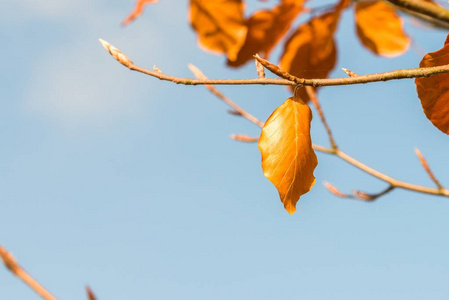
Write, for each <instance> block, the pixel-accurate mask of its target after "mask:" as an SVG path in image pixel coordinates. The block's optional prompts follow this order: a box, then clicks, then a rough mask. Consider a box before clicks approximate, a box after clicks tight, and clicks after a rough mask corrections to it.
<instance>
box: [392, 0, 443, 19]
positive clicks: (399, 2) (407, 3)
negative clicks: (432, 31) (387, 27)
mask: <svg viewBox="0 0 449 300" xmlns="http://www.w3.org/2000/svg"><path fill="white" fill-rule="evenodd" d="M386 1H387V2H390V3H391V4H393V5H396V6H399V7H402V8H405V9H407V10H411V11H413V12H416V13H419V14H423V15H426V16H429V17H431V18H434V19H437V20H440V21H443V22H445V23H446V24H449V10H447V9H445V8H443V7H441V6H439V5H435V4H434V3H432V2H427V1H422V0H386Z"/></svg>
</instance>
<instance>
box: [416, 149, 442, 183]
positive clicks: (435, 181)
mask: <svg viewBox="0 0 449 300" xmlns="http://www.w3.org/2000/svg"><path fill="white" fill-rule="evenodd" d="M415 153H416V156H418V158H419V161H420V162H421V164H422V166H423V167H424V170H425V171H426V173H427V175H429V177H430V179H432V181H433V182H434V183H435V184H436V186H437V187H438V188H439V189H440V190H443V189H444V187H443V186H442V185H441V183H440V182H439V181H438V179H437V178H436V177H435V175H434V174H433V172H432V170H430V167H429V164H428V163H427V161H426V159H425V158H424V156H423V155H422V153H421V151H419V149H418V148H415Z"/></svg>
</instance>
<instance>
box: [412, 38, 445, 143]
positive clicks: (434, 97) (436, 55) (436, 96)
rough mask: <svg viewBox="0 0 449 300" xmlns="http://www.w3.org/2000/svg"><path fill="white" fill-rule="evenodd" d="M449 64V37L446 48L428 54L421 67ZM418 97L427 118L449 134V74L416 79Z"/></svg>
mask: <svg viewBox="0 0 449 300" xmlns="http://www.w3.org/2000/svg"><path fill="white" fill-rule="evenodd" d="M447 64H449V35H448V36H447V38H446V41H445V43H444V47H443V48H441V49H440V50H438V51H435V52H431V53H427V54H426V55H425V56H424V57H423V59H422V60H421V62H420V64H419V66H420V67H435V66H441V65H447ZM415 84H416V90H417V92H418V97H419V99H420V100H421V105H422V107H423V110H424V113H425V114H426V116H427V118H428V119H429V120H430V122H432V124H433V125H435V126H436V127H437V128H438V129H439V130H441V131H442V132H444V133H446V134H449V74H439V75H433V76H430V77H421V78H416V79H415Z"/></svg>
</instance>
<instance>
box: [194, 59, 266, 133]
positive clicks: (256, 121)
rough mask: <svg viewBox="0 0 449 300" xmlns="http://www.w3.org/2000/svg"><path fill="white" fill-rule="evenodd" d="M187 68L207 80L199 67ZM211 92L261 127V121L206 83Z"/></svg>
mask: <svg viewBox="0 0 449 300" xmlns="http://www.w3.org/2000/svg"><path fill="white" fill-rule="evenodd" d="M188 67H189V69H190V71H192V73H193V75H195V77H197V78H198V79H200V80H207V77H206V75H204V74H203V72H201V70H200V69H198V68H197V67H196V66H194V65H192V64H189V66H188ZM205 87H206V88H207V89H208V90H209V91H210V92H211V93H212V94H214V95H215V96H217V97H218V98H220V99H221V100H223V102H225V103H226V104H227V105H229V106H230V107H232V108H233V109H234V110H235V111H236V112H237V113H239V114H240V115H241V116H242V117H244V118H246V119H247V120H249V121H251V122H252V123H254V124H256V125H257V126H259V127H263V122H261V121H260V120H259V119H257V118H256V117H254V116H253V115H251V114H250V113H248V112H246V111H245V110H244V109H243V108H241V107H240V106H238V105H237V104H236V103H235V102H234V101H232V100H231V99H229V98H228V97H226V96H225V95H223V94H222V93H221V92H220V91H219V90H217V89H216V88H215V87H214V86H213V85H209V84H208V85H206V86H205Z"/></svg>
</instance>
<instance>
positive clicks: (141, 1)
mask: <svg viewBox="0 0 449 300" xmlns="http://www.w3.org/2000/svg"><path fill="white" fill-rule="evenodd" d="M158 1H159V0H137V2H136V6H135V7H134V10H133V11H132V12H131V13H130V14H129V15H128V17H126V19H125V20H123V21H122V25H128V24H129V23H131V22H132V21H134V19H136V18H137V17H138V16H140V15H141V14H142V13H143V9H144V7H145V5H147V4H150V3H156V2H158Z"/></svg>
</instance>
